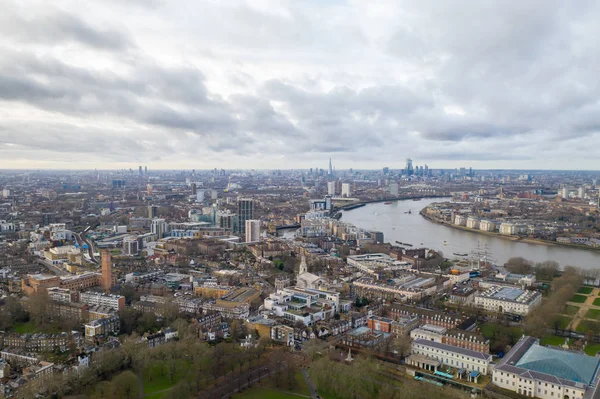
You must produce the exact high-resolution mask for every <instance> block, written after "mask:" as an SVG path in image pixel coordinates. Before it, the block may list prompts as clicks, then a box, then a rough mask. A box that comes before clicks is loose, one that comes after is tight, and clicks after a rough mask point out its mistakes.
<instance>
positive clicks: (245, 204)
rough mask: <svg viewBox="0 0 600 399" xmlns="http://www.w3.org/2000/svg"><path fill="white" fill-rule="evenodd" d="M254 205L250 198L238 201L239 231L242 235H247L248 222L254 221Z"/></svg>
mask: <svg viewBox="0 0 600 399" xmlns="http://www.w3.org/2000/svg"><path fill="white" fill-rule="evenodd" d="M253 216H254V203H253V202H252V199H250V198H240V199H238V229H239V230H240V233H241V234H242V235H244V234H246V220H250V219H253Z"/></svg>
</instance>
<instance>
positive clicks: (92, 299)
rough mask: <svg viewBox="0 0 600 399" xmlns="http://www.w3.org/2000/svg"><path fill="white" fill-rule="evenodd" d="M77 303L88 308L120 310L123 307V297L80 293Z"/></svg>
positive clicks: (88, 292) (91, 292) (90, 292)
mask: <svg viewBox="0 0 600 399" xmlns="http://www.w3.org/2000/svg"><path fill="white" fill-rule="evenodd" d="M79 301H80V302H81V303H85V304H86V305H90V306H94V305H95V306H108V307H109V308H113V309H117V310H121V309H123V308H124V307H125V297H124V296H122V295H112V294H102V293H100V292H93V291H87V292H82V293H81V295H80V296H79Z"/></svg>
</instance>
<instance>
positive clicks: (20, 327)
mask: <svg viewBox="0 0 600 399" xmlns="http://www.w3.org/2000/svg"><path fill="white" fill-rule="evenodd" d="M14 330H15V332H18V333H20V334H29V333H34V332H39V333H47V334H52V333H58V332H60V330H59V329H57V328H55V327H52V326H47V327H45V328H36V327H35V325H34V324H33V322H31V321H28V322H27V323H17V324H15V326H14Z"/></svg>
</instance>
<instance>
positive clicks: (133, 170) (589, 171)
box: [0, 166, 600, 176]
mask: <svg viewBox="0 0 600 399" xmlns="http://www.w3.org/2000/svg"><path fill="white" fill-rule="evenodd" d="M138 167H139V166H136V167H135V168H118V169H100V168H91V169H73V168H70V169H67V168H64V169H63V168H30V169H23V168H0V172H15V171H19V172H38V171H39V172H51V171H57V172H65V171H72V172H91V171H98V172H121V171H131V172H132V173H133V174H137V173H139V172H138ZM385 167H386V166H383V167H381V168H374V169H368V168H346V169H341V168H337V169H335V172H349V171H350V170H351V169H352V171H354V172H381V171H382V170H383V168H385ZM460 168H465V167H464V166H461V167H457V168H429V170H430V171H440V170H442V171H455V170H456V169H459V170H460ZM215 169H216V170H219V171H221V170H223V171H226V172H247V171H257V172H260V171H307V172H310V168H260V169H259V168H250V169H242V168H233V169H225V168H212V169H199V168H180V169H161V168H148V173H152V172H157V171H158V172H191V171H192V170H194V171H196V172H214V170H215ZM314 169H315V168H313V171H314ZM319 169H320V170H323V171H325V172H327V169H326V168H319ZM465 169H467V170H468V169H469V168H468V167H466V168H465ZM389 170H390V171H391V172H399V171H402V170H404V168H389ZM472 170H473V172H582V173H600V169H508V168H490V169H476V168H472ZM324 175H326V176H327V175H328V174H327V173H325V174H324Z"/></svg>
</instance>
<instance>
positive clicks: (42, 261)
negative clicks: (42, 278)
mask: <svg viewBox="0 0 600 399" xmlns="http://www.w3.org/2000/svg"><path fill="white" fill-rule="evenodd" d="M38 263H39V264H40V265H43V266H46V267H47V268H48V269H50V271H52V272H53V273H54V274H56V275H57V276H71V273H69V272H68V271H66V270H64V269H61V268H58V267H56V266H55V265H53V264H52V262H50V261H47V260H46V259H44V258H40V259H38Z"/></svg>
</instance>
